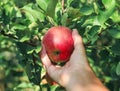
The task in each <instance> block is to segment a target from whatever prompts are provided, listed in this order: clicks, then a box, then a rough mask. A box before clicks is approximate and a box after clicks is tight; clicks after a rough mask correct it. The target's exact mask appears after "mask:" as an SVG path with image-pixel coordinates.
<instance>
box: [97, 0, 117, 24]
mask: <svg viewBox="0 0 120 91" xmlns="http://www.w3.org/2000/svg"><path fill="white" fill-rule="evenodd" d="M102 2H103V4H104V6H105V7H106V10H105V11H100V12H99V15H98V21H99V22H100V24H101V25H103V23H104V22H105V21H106V20H107V19H108V18H110V16H111V15H112V14H113V13H114V10H115V4H116V2H115V0H102Z"/></svg>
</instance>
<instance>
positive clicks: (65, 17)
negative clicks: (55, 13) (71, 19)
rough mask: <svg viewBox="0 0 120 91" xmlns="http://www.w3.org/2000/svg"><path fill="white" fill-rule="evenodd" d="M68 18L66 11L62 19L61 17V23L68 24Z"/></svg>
mask: <svg viewBox="0 0 120 91" xmlns="http://www.w3.org/2000/svg"><path fill="white" fill-rule="evenodd" d="M67 19H68V14H67V13H64V14H63V16H62V19H61V24H62V25H63V26H66V23H67Z"/></svg>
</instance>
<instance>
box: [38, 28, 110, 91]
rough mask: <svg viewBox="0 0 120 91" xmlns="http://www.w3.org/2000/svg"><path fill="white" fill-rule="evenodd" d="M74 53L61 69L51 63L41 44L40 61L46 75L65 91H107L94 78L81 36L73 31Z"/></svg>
mask: <svg viewBox="0 0 120 91" xmlns="http://www.w3.org/2000/svg"><path fill="white" fill-rule="evenodd" d="M72 37H73V40H74V51H73V53H72V55H71V57H70V60H69V61H68V62H67V63H66V64H65V65H64V66H62V67H60V66H55V65H53V64H52V63H51V61H50V59H49V57H48V55H47V53H46V50H45V47H44V45H43V44H42V51H41V54H40V56H41V60H42V62H43V64H44V66H45V68H46V70H47V73H48V75H49V76H50V77H51V78H52V79H53V80H54V81H55V82H57V83H58V84H60V85H61V86H63V87H65V88H66V90H67V91H109V90H108V89H107V88H106V87H105V86H104V85H103V84H102V83H101V81H100V80H99V79H98V78H97V77H96V75H95V73H94V72H93V70H92V69H91V67H90V65H89V63H88V59H87V56H86V53H85V48H84V45H83V41H82V38H81V36H80V35H79V34H78V32H77V30H73V32H72Z"/></svg>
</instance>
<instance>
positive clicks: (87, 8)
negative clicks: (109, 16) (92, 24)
mask: <svg viewBox="0 0 120 91" xmlns="http://www.w3.org/2000/svg"><path fill="white" fill-rule="evenodd" d="M80 12H81V13H82V14H84V15H90V14H92V12H93V7H92V6H90V5H89V6H88V5H86V6H83V7H82V8H81V9H80Z"/></svg>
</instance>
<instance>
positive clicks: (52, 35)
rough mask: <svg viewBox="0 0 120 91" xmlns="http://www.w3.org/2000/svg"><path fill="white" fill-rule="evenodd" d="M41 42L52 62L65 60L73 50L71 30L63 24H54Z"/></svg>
mask: <svg viewBox="0 0 120 91" xmlns="http://www.w3.org/2000/svg"><path fill="white" fill-rule="evenodd" d="M43 44H44V46H45V49H46V52H47V54H48V56H49V58H50V59H51V61H52V62H55V63H59V62H60V63H61V62H67V61H68V60H69V58H70V56H71V54H72V52H73V50H74V41H73V38H72V31H71V30H70V29H69V28H67V27H64V26H54V27H52V28H50V29H49V30H48V31H47V32H46V34H45V35H44V37H43Z"/></svg>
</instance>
